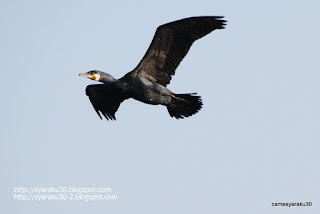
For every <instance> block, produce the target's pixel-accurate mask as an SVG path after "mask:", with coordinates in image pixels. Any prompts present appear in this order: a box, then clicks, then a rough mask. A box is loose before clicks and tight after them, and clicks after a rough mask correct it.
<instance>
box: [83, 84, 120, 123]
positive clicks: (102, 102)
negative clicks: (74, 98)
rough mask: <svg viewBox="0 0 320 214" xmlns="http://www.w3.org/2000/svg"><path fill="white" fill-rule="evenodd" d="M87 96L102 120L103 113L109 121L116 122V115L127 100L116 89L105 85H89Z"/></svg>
mask: <svg viewBox="0 0 320 214" xmlns="http://www.w3.org/2000/svg"><path fill="white" fill-rule="evenodd" d="M86 94H87V96H89V99H90V102H91V104H92V106H93V108H94V110H95V111H96V112H97V114H98V115H99V117H100V118H101V119H102V117H101V115H100V112H101V114H102V115H103V116H104V117H105V118H106V119H107V120H116V116H115V113H116V111H117V110H118V108H119V106H120V104H121V102H122V101H124V100H125V99H126V98H125V97H123V95H121V93H119V92H118V91H117V90H116V89H114V88H112V87H110V86H107V85H105V84H98V85H88V86H87V88H86Z"/></svg>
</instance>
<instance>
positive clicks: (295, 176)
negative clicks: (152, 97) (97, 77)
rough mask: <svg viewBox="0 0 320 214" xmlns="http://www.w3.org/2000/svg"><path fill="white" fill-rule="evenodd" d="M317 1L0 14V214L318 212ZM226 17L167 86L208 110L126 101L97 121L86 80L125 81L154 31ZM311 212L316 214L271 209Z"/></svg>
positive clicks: (69, 4) (130, 4)
mask: <svg viewBox="0 0 320 214" xmlns="http://www.w3.org/2000/svg"><path fill="white" fill-rule="evenodd" d="M319 7H320V3H319V1H316V0H305V1H298V0H290V1H289V0H269V1H261V0H260V1H257V0H244V1H236V0H225V1H216V0H198V1H174V0H170V1H149V0H135V1H106V0H104V1H102V0H92V1H84V0H77V1H76V0H73V1H71V0H68V1H65V0H64V1H62V0H54V1H53V0H52V1H51V0H49V1H40V0H27V1H22V0H17V1H4V0H1V1H0V23H1V24H0V26H1V34H0V43H1V48H0V58H1V63H0V70H1V74H2V76H1V79H0V89H1V90H0V93H1V99H2V104H1V111H0V117H1V127H0V130H1V131H0V132H1V135H0V141H1V143H0V169H1V184H0V187H1V193H0V196H1V204H2V205H1V208H0V213H14V214H15V213H34V214H38V213H48V214H51V213H79V214H82V213H113V214H123V213H133V214H135V213H137V214H147V213H148V214H149V213H154V214H160V213H161V214H163V213H169V214H170V213H185V214H189V213H190V214H191V213H202V214H213V213H260V214H269V213H275V214H278V213H279V214H280V213H281V214H283V213H290V214H296V213H303V214H308V213H316V212H319V210H320V205H319V202H320V196H319V190H320V182H319V181H320V174H319V171H320V157H319V150H320V145H319V143H320V131H319V129H320V101H319V91H320V84H319V82H320V73H319V71H320V66H319V50H320V42H319V38H320V28H319V26H320V23H319V22H320V13H319ZM201 15H223V16H225V19H226V20H228V25H227V27H226V29H224V30H217V31H214V32H213V33H211V34H209V35H208V36H206V37H204V38H202V39H201V40H199V41H197V42H195V44H194V45H193V46H192V48H191V50H190V52H189V54H188V55H187V56H186V58H185V59H184V61H183V62H182V63H181V65H180V66H179V68H178V69H177V72H176V75H175V76H174V77H173V80H172V81H171V84H170V85H169V86H168V87H169V88H170V89H171V90H172V91H174V92H176V93H188V92H197V93H198V94H199V95H201V96H202V99H203V103H204V106H203V109H202V110H201V111H200V112H199V113H198V114H196V115H194V116H192V117H190V118H187V119H183V120H176V119H174V118H171V117H170V116H169V114H168V112H167V110H166V108H165V107H163V106H151V105H145V104H143V103H140V102H137V101H135V100H128V101H125V102H124V103H123V104H122V105H121V106H120V108H119V110H118V112H117V113H116V116H117V121H115V122H114V121H113V122H110V121H106V120H103V121H101V120H100V118H99V117H98V116H97V115H96V113H95V112H94V110H93V108H92V106H91V103H90V102H89V99H88V98H87V96H86V95H85V87H86V86H87V85H88V84H95V83H94V82H92V81H91V80H89V79H86V78H82V77H79V76H78V74H79V73H80V72H87V71H89V70H93V69H98V70H101V71H105V72H107V73H110V74H111V75H113V76H114V77H115V78H120V77H122V76H123V75H124V74H126V73H127V72H129V71H131V70H132V69H133V68H134V67H135V66H136V65H137V64H138V63H139V61H140V59H141V58H142V57H143V55H144V53H145V51H146V50H147V48H148V46H149V44H150V42H151V40H152V37H153V34H154V32H155V29H156V28H157V27H158V26H159V25H161V24H164V23H167V22H170V21H174V20H177V19H181V18H185V17H190V16H201ZM29 186H35V187H51V186H54V187H58V186H75V187H109V188H111V189H112V194H116V195H117V196H118V200H113V201H90V202H85V201H70V200H67V201H41V202H38V201H17V200H14V199H13V187H29ZM273 202H288V203H290V202H312V204H313V205H312V207H290V208H289V207H273V206H271V203H273Z"/></svg>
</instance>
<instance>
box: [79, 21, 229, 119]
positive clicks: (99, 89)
mask: <svg viewBox="0 0 320 214" xmlns="http://www.w3.org/2000/svg"><path fill="white" fill-rule="evenodd" d="M221 18H223V17H221V16H205V17H191V18H186V19H182V20H178V21H175V22H170V23H168V24H164V25H161V26H159V27H158V28H157V31H156V33H155V35H154V38H153V40H152V42H151V44H150V46H149V48H148V50H147V52H146V54H145V55H144V57H143V58H142V60H141V61H140V63H139V64H138V66H137V67H136V68H135V69H134V70H133V71H131V72H129V73H127V74H126V75H125V76H123V77H122V78H120V79H118V80H115V79H114V78H113V77H112V76H110V75H109V74H106V73H103V72H100V71H96V70H95V71H89V72H88V73H85V74H80V75H81V76H85V77H88V78H90V79H93V80H97V81H100V82H102V83H104V84H99V85H89V86H88V87H87V89H86V94H87V95H88V96H89V99H90V101H91V103H92V105H93V107H94V109H95V110H96V112H97V114H98V115H99V116H100V118H101V119H102V117H101V115H100V114H99V112H101V113H102V114H103V115H104V116H105V117H106V119H111V120H113V119H116V118H115V112H116V111H117V110H118V108H119V106H120V104H121V102H123V101H124V100H125V99H129V98H133V99H136V100H138V101H141V102H143V103H146V104H152V105H164V106H166V107H167V108H168V112H169V114H170V116H172V117H175V118H177V119H179V118H184V117H189V116H191V115H193V114H195V113H197V112H198V111H199V110H200V109H201V106H202V101H201V98H200V96H196V95H195V94H175V93H173V92H171V91H170V90H169V89H168V88H166V86H167V85H168V84H169V83H170V80H171V76H172V75H174V74H175V70H176V68H177V67H178V66H179V64H180V62H181V61H182V59H183V58H184V57H185V55H186V54H187V53H188V51H189V49H190V47H191V45H192V43H193V42H194V41H196V40H197V39H200V38H201V37H203V36H205V35H207V34H208V33H210V32H211V31H213V30H215V29H223V28H224V25H225V21H224V20H221Z"/></svg>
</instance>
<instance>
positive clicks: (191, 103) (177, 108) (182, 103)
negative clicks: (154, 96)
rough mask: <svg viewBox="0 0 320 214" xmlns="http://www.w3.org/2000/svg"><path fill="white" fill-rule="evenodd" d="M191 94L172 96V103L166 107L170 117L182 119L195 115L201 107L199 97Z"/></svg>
mask: <svg viewBox="0 0 320 214" xmlns="http://www.w3.org/2000/svg"><path fill="white" fill-rule="evenodd" d="M194 95H196V93H192V94H173V95H172V96H173V99H172V103H171V104H169V105H167V108H168V112H169V114H170V116H171V117H175V118H177V119H180V118H181V119H182V118H185V117H189V116H191V115H193V114H196V113H197V112H198V111H200V109H201V107H202V100H201V97H200V96H194Z"/></svg>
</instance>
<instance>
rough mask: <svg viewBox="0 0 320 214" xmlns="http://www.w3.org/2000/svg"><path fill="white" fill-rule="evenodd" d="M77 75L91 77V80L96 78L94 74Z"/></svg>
mask: <svg viewBox="0 0 320 214" xmlns="http://www.w3.org/2000/svg"><path fill="white" fill-rule="evenodd" d="M79 76H81V77H87V78H89V79H92V80H95V79H96V76H95V75H94V74H87V73H80V74H79Z"/></svg>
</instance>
